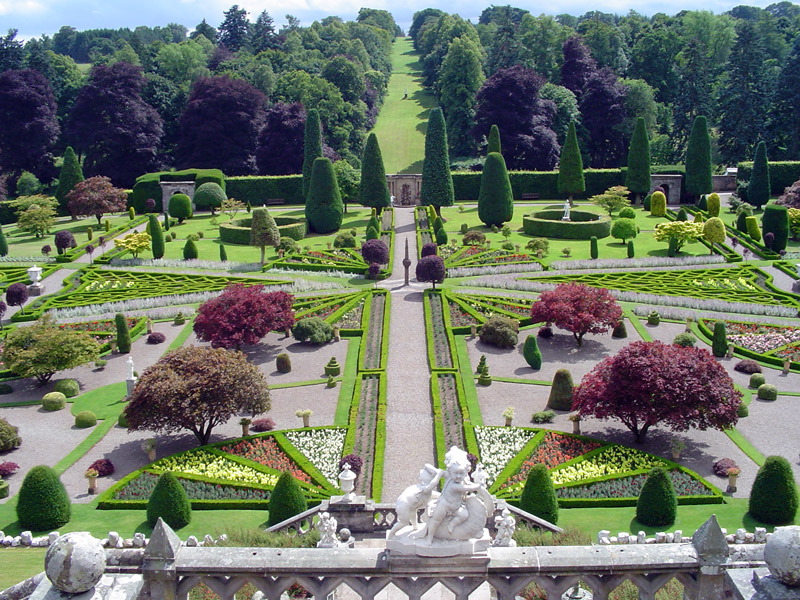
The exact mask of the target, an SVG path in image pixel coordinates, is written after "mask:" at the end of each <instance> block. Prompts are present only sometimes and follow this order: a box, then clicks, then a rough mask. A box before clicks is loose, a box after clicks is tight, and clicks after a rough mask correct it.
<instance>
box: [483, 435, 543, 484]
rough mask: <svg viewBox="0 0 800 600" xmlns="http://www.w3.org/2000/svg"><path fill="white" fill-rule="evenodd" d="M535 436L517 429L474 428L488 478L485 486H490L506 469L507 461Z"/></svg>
mask: <svg viewBox="0 0 800 600" xmlns="http://www.w3.org/2000/svg"><path fill="white" fill-rule="evenodd" d="M534 435H535V433H534V432H533V431H529V430H526V429H519V428H517V427H476V428H475V437H476V438H477V440H478V451H479V452H480V454H481V456H480V458H481V462H482V463H483V469H484V471H486V474H487V475H488V478H487V480H486V485H487V486H489V485H491V484H492V483H493V482H494V480H495V479H496V478H497V476H498V475H499V474H500V473H501V472H502V471H503V469H505V468H506V465H507V464H508V461H510V460H511V459H512V458H514V457H515V456H516V455H517V454H518V453H519V451H520V450H522V448H524V447H525V444H527V443H528V442H529V441H530V440H531V438H532V437H533V436H534Z"/></svg>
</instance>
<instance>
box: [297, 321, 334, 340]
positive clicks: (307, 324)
mask: <svg viewBox="0 0 800 600" xmlns="http://www.w3.org/2000/svg"><path fill="white" fill-rule="evenodd" d="M292 334H293V335H294V337H295V339H296V340H297V341H298V342H308V343H309V344H326V343H328V342H330V341H331V340H332V339H333V327H331V326H330V324H329V323H327V322H325V321H324V320H323V319H320V318H319V317H307V318H305V319H300V320H299V321H298V322H297V323H296V324H295V326H294V328H293V329H292Z"/></svg>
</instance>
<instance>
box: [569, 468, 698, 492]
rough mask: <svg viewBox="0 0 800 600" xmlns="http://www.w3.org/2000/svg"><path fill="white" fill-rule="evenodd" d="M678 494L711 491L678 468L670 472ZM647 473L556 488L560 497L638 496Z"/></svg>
mask: <svg viewBox="0 0 800 600" xmlns="http://www.w3.org/2000/svg"><path fill="white" fill-rule="evenodd" d="M669 477H670V479H671V480H672V484H673V485H674V486H675V493H676V494H677V495H678V496H704V495H707V494H710V493H711V490H709V488H708V487H706V486H705V485H704V484H703V483H702V482H700V481H698V480H697V479H695V478H693V477H692V476H691V475H689V474H688V473H684V472H683V471H679V470H677V469H675V470H672V471H670V472H669ZM646 479H647V475H645V474H640V475H632V476H630V477H619V478H617V479H609V480H606V481H596V482H594V483H587V484H583V485H570V486H563V487H560V488H558V489H557V490H556V495H557V496H558V497H559V498H638V497H639V492H641V491H642V487H643V486H644V482H645V480H646Z"/></svg>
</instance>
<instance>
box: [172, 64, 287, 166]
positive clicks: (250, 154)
mask: <svg viewBox="0 0 800 600" xmlns="http://www.w3.org/2000/svg"><path fill="white" fill-rule="evenodd" d="M266 103H267V98H266V96H264V94H262V93H261V92H260V91H258V90H257V89H256V88H254V87H253V86H252V85H250V84H249V83H247V82H246V81H242V80H241V79H230V78H229V77H207V78H205V79H200V80H199V81H198V82H197V83H195V84H194V87H193V88H192V94H191V96H189V102H188V103H187V105H186V110H184V111H183V115H182V116H181V133H180V138H179V139H178V145H177V146H176V148H175V158H176V161H177V167H178V168H179V169H188V168H200V169H212V168H213V169H222V171H223V173H225V174H226V175H250V174H252V173H255V172H256V160H255V152H256V139H257V138H258V133H259V132H260V131H261V126H262V125H263V123H264V112H265V107H266ZM275 151H276V152H280V150H275Z"/></svg>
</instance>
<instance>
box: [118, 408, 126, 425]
mask: <svg viewBox="0 0 800 600" xmlns="http://www.w3.org/2000/svg"><path fill="white" fill-rule="evenodd" d="M117 426H118V427H123V428H125V429H127V428H128V415H126V414H125V411H124V410H123V411H122V412H121V413H120V414H119V417H117Z"/></svg>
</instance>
